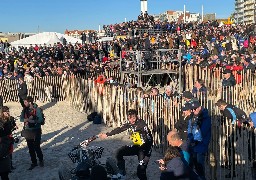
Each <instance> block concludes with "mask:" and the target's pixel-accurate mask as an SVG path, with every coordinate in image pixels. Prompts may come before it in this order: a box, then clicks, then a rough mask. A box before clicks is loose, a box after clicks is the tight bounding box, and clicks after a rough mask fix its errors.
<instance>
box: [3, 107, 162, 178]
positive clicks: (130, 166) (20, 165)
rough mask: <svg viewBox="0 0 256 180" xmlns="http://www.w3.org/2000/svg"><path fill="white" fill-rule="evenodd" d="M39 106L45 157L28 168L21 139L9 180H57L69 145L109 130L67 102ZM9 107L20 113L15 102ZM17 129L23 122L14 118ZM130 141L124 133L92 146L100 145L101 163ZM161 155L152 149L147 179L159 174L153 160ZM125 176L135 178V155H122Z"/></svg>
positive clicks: (69, 161)
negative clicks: (102, 150)
mask: <svg viewBox="0 0 256 180" xmlns="http://www.w3.org/2000/svg"><path fill="white" fill-rule="evenodd" d="M37 104H38V105H39V106H41V107H42V108H43V109H44V114H45V116H46V124H45V125H44V126H43V135H42V145H41V147H42V150H43V154H44V159H45V167H43V168H42V167H36V168H35V169H33V170H32V171H28V170H27V169H28V167H29V166H30V164H31V161H30V156H29V153H28V148H27V145H26V142H25V140H24V138H21V139H20V142H19V143H18V144H15V150H14V154H13V163H14V166H15V167H16V169H15V170H14V171H13V172H12V173H11V174H10V179H11V180H30V179H33V180H57V179H59V178H58V169H59V168H60V167H61V166H63V164H64V165H65V166H72V165H73V164H72V162H71V160H70V159H69V158H68V156H67V154H68V153H69V152H70V150H71V149H72V147H73V146H75V145H77V144H78V143H79V142H81V141H82V140H84V139H86V138H88V137H90V136H92V135H95V134H98V133H100V132H107V131H110V130H111V129H112V128H109V127H106V126H105V125H104V124H102V125H94V124H92V123H91V122H88V121H87V118H86V117H87V115H86V114H83V113H80V112H77V111H76V110H74V109H73V108H72V107H70V106H69V104H68V103H67V102H58V103H40V102H37ZM5 105H7V106H9V107H10V112H11V115H12V116H14V117H17V116H19V115H20V112H21V106H20V104H19V103H6V104H5ZM17 125H18V127H19V130H18V132H19V131H20V130H21V129H22V126H23V124H22V123H20V122H19V121H17ZM125 144H130V140H129V139H128V136H126V132H124V133H122V134H119V135H116V136H113V137H110V138H108V139H106V140H104V141H101V140H96V141H95V142H93V143H92V145H97V146H102V147H104V148H105V149H104V153H103V157H102V158H101V161H102V162H105V159H106V158H107V157H113V156H114V153H115V151H116V150H117V148H119V147H121V146H122V145H125ZM159 158H161V154H159V153H158V152H156V151H153V153H152V157H151V160H150V163H149V166H148V168H147V174H148V179H149V180H157V179H159V177H160V171H159V169H158V166H157V165H156V164H155V163H154V161H155V160H157V159H159ZM125 159H126V169H127V178H126V179H135V180H136V179H137V177H136V170H137V157H136V156H134V157H126V158H125Z"/></svg>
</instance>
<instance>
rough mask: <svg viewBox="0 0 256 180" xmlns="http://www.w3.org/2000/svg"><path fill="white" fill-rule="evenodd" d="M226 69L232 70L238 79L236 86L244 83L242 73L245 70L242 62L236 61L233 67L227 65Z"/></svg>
mask: <svg viewBox="0 0 256 180" xmlns="http://www.w3.org/2000/svg"><path fill="white" fill-rule="evenodd" d="M226 69H230V70H231V71H232V74H233V75H234V77H235V79H236V84H240V83H241V82H242V75H241V71H242V70H243V66H242V65H241V63H240V62H238V61H234V64H233V65H227V66H226Z"/></svg>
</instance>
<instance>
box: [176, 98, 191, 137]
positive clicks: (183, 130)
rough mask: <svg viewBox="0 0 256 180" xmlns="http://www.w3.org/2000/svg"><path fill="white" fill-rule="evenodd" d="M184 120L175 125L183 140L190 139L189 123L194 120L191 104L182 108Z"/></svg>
mask: <svg viewBox="0 0 256 180" xmlns="http://www.w3.org/2000/svg"><path fill="white" fill-rule="evenodd" d="M181 110H182V119H180V120H179V121H177V123H176V124H175V125H174V127H175V129H176V130H177V131H178V132H179V134H180V136H181V138H182V139H187V138H188V131H187V130H188V129H187V127H188V122H189V120H191V119H192V117H193V114H192V106H191V104H190V103H186V104H185V105H184V106H183V107H182V108H181Z"/></svg>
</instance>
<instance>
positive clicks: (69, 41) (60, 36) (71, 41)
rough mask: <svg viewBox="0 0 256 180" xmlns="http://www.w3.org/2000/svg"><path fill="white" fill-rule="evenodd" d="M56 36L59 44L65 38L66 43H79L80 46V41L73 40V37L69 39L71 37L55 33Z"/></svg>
mask: <svg viewBox="0 0 256 180" xmlns="http://www.w3.org/2000/svg"><path fill="white" fill-rule="evenodd" d="M56 35H57V36H58V38H59V39H60V40H61V42H63V39H64V38H65V39H66V41H67V43H71V44H75V43H80V44H82V40H81V39H78V38H74V37H71V36H68V35H65V34H61V33H56Z"/></svg>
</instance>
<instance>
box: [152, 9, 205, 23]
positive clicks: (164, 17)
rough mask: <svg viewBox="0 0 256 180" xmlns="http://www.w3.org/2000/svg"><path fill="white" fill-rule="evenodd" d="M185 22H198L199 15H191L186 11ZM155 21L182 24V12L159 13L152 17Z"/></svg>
mask: <svg viewBox="0 0 256 180" xmlns="http://www.w3.org/2000/svg"><path fill="white" fill-rule="evenodd" d="M185 16H186V22H197V21H200V19H201V15H200V14H199V13H191V12H189V11H186V13H185ZM154 18H155V20H160V21H168V22H172V21H175V22H179V23H180V22H184V12H183V11H171V10H169V11H166V12H164V13H161V14H159V15H154Z"/></svg>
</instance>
